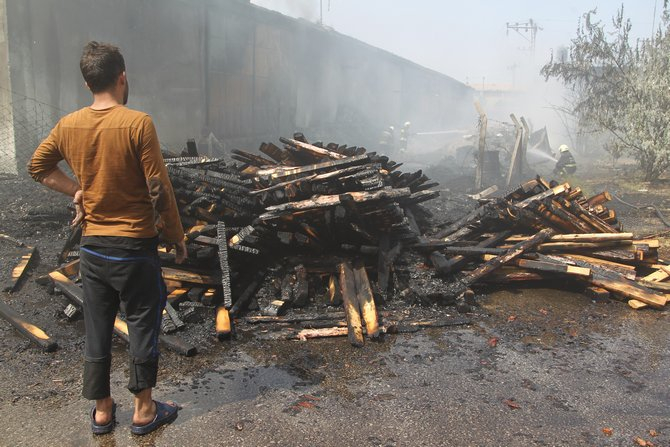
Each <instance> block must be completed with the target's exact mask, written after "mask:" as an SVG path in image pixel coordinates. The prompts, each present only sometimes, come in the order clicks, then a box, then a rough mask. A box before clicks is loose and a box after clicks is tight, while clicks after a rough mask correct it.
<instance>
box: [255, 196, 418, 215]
mask: <svg viewBox="0 0 670 447" xmlns="http://www.w3.org/2000/svg"><path fill="white" fill-rule="evenodd" d="M347 194H348V195H349V196H351V198H352V199H353V201H354V202H357V203H363V202H370V201H377V200H397V199H399V198H401V197H407V196H409V195H410V191H409V189H408V188H400V189H391V190H381V191H374V192H349V193H347ZM340 203H341V197H340V195H324V196H315V197H313V198H311V199H308V200H301V201H298V202H289V203H284V204H281V205H273V206H269V207H267V208H266V209H265V210H266V212H265V213H263V214H261V215H260V216H259V219H261V220H269V219H276V218H278V217H280V216H282V215H284V214H287V213H288V214H290V213H293V212H295V211H305V210H311V209H318V208H328V207H334V206H337V205H339V204H340Z"/></svg>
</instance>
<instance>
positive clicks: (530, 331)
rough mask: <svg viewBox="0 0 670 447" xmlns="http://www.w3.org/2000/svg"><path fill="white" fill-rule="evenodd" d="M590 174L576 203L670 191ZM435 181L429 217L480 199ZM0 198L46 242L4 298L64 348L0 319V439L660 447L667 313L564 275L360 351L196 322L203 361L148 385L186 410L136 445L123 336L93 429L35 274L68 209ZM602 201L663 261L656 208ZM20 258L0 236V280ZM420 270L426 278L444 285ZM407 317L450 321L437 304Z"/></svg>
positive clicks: (658, 197)
mask: <svg viewBox="0 0 670 447" xmlns="http://www.w3.org/2000/svg"><path fill="white" fill-rule="evenodd" d="M584 171H586V172H588V175H585V174H580V175H576V176H575V178H574V179H569V181H570V183H571V184H573V185H578V186H580V187H581V188H582V189H583V190H584V191H585V192H586V193H587V195H588V194H590V193H597V192H600V191H602V190H604V189H607V190H609V191H611V192H614V193H615V194H616V195H617V196H618V197H621V198H622V199H623V200H625V201H627V202H630V203H632V204H644V205H647V204H653V205H655V206H657V207H658V209H659V210H660V211H661V212H662V213H664V214H665V213H667V215H668V216H670V195H669V193H670V184H667V183H665V182H658V183H656V184H653V185H651V184H644V183H641V182H639V181H634V180H630V179H631V178H632V176H631V174H630V173H629V172H628V171H625V170H623V169H622V170H620V171H616V172H611V171H609V170H604V169H600V170H599V169H598V167H594V168H593V169H588V170H586V169H585V170H584ZM438 180H443V182H442V185H441V186H440V188H443V189H444V191H443V195H442V197H441V198H439V199H437V200H435V201H434V202H433V203H432V204H431V207H432V208H433V210H434V212H435V214H436V219H438V220H439V219H440V218H444V219H445V220H446V219H450V220H451V219H455V218H457V217H459V215H461V214H464V213H465V212H467V211H469V210H470V209H471V208H472V207H473V206H474V202H473V201H472V200H471V199H469V198H468V197H467V196H466V195H465V194H464V192H463V191H462V189H463V188H462V186H463V184H464V182H463V181H462V180H458V179H451V180H453V181H451V180H448V181H444V179H438ZM465 183H467V182H465ZM0 203H3V204H4V205H5V206H3V207H2V210H1V211H0V233H4V234H9V235H11V236H13V237H15V238H18V239H20V240H22V241H24V242H26V243H27V244H29V245H34V246H36V247H37V248H38V250H39V252H40V262H39V264H38V265H37V266H36V267H35V268H34V269H33V270H32V272H31V277H30V278H28V280H27V281H25V282H24V284H22V287H21V289H20V290H19V291H18V292H16V293H14V294H7V293H3V294H2V300H3V301H4V302H5V303H7V304H9V305H10V306H12V307H13V308H14V309H15V310H17V311H18V312H20V313H21V314H22V315H24V316H25V317H26V318H27V319H29V320H30V321H32V322H33V323H35V324H37V325H38V326H40V327H42V328H43V329H45V330H46V331H47V332H48V333H49V335H50V336H52V337H53V338H54V339H56V340H57V341H58V343H59V345H60V349H59V350H58V351H57V352H55V353H50V354H46V353H43V352H41V351H40V350H38V349H36V348H35V347H33V346H32V345H31V344H30V343H29V342H28V341H26V340H25V339H24V338H22V337H21V336H20V335H18V334H17V333H16V332H15V331H14V329H13V328H12V327H11V326H10V325H9V324H7V323H6V322H4V321H3V320H0V445H6V446H19V445H26V446H33V445H44V444H45V443H46V444H48V445H58V446H60V445H63V446H66V445H72V446H78V445H102V446H116V445H118V446H133V445H156V446H160V445H193V446H199V445H203V446H204V445H237V446H270V445H281V446H317V445H318V446H336V445H337V446H354V445H356V446H502V445H504V446H528V445H540V446H577V445H579V446H581V445H584V446H634V445H640V444H639V441H638V442H636V441H635V439H636V438H638V437H639V438H640V439H641V440H645V441H646V442H649V443H650V444H647V445H655V446H669V445H670V417H669V416H668V414H669V411H668V410H669V404H670V392H669V388H668V374H667V371H669V370H670V349H669V348H668V338H669V337H668V334H669V333H670V323H669V322H668V311H667V310H664V311H656V310H643V311H638V312H635V311H633V310H631V309H629V308H628V306H626V305H625V304H624V303H621V302H618V301H607V302H597V303H596V302H592V301H590V300H589V299H587V298H586V297H584V296H583V295H581V293H580V291H579V290H578V289H573V290H571V289H569V287H568V289H567V290H566V285H565V284H541V285H535V286H533V287H523V288H518V289H516V288H509V287H506V288H500V289H497V290H496V289H487V290H482V291H481V292H482V294H481V295H480V296H479V303H480V306H479V307H478V308H477V309H476V310H475V312H473V313H472V314H468V315H466V317H467V318H468V320H469V321H470V324H467V325H460V326H453V327H448V328H441V329H431V330H426V331H422V332H417V333H411V334H399V335H387V336H386V338H385V339H384V340H383V341H382V342H379V343H367V344H366V346H365V347H363V348H360V349H356V348H353V347H351V346H350V345H349V344H348V342H347V340H346V338H340V339H328V340H311V341H307V342H297V341H264V340H260V339H259V337H257V334H255V333H254V331H252V330H250V331H247V332H244V331H242V332H241V333H240V336H239V337H238V339H236V340H233V341H229V342H218V341H216V339H215V338H214V337H213V328H212V327H210V324H209V323H205V324H203V325H193V326H191V327H190V328H189V329H188V333H187V334H182V335H183V336H184V337H187V338H189V340H191V341H193V342H194V343H196V344H197V345H198V347H199V351H200V352H199V354H198V355H197V356H195V357H192V358H185V357H181V356H178V355H176V354H174V353H171V352H169V351H166V350H163V352H162V360H161V369H160V372H159V380H160V385H159V387H158V388H157V390H156V396H157V397H159V398H161V399H172V400H175V401H177V402H179V403H180V404H182V405H183V410H182V411H181V413H180V416H179V418H178V419H177V421H176V422H175V423H174V424H172V425H171V426H169V427H167V428H165V429H161V430H159V431H158V432H156V433H155V434H153V435H150V436H148V437H145V438H135V437H133V436H132V435H131V434H130V431H129V427H128V425H129V423H130V417H131V414H132V407H131V398H130V394H129V393H128V392H127V391H126V390H125V385H126V383H127V368H126V362H127V355H126V350H125V346H124V345H123V344H122V342H120V341H117V342H115V347H114V354H115V356H114V361H113V367H114V373H113V376H112V389H113V394H114V396H115V398H116V399H117V402H118V404H119V409H118V415H117V417H118V420H119V425H118V426H117V428H116V429H115V431H114V433H113V434H111V435H106V436H102V437H94V436H92V435H91V434H90V430H89V425H88V423H89V419H88V418H89V416H88V411H89V410H90V403H89V402H88V401H86V400H84V399H83V398H82V397H81V396H80V387H81V372H80V365H81V355H82V354H81V352H82V348H83V325H82V322H81V321H78V322H74V323H72V322H69V321H67V320H66V319H65V317H64V316H63V313H62V310H63V308H64V307H65V305H66V304H67V301H66V299H65V298H63V297H62V296H58V295H49V294H48V293H47V291H46V288H44V287H42V286H39V285H37V284H36V283H35V281H34V279H35V278H36V277H38V276H40V275H43V274H46V273H47V272H49V271H51V270H52V269H53V268H54V267H55V266H56V265H55V262H56V261H55V260H56V256H57V253H58V252H59V251H60V249H61V248H62V245H63V243H64V240H65V237H66V234H67V220H68V218H69V212H67V210H66V209H65V205H66V201H65V200H63V199H61V198H59V197H58V196H57V195H56V194H54V193H50V192H47V191H44V190H42V189H41V188H40V187H39V185H33V184H31V183H30V182H29V181H26V180H20V179H16V178H13V177H4V178H0ZM609 205H610V206H611V208H613V209H615V210H616V211H617V212H618V214H619V215H620V216H621V218H622V221H623V222H624V225H625V228H626V229H627V230H629V231H633V232H635V233H636V235H640V236H642V235H650V234H653V235H660V238H661V241H662V244H663V246H664V247H665V248H663V249H662V250H661V256H663V257H666V256H668V254H670V251H668V249H667V247H668V246H670V244H669V243H670V241H668V239H667V236H666V235H665V234H663V232H665V231H667V230H670V229H669V228H667V227H665V226H664V225H663V224H662V222H661V221H660V220H659V219H658V217H657V216H656V214H655V212H654V211H653V210H651V209H634V208H631V207H629V206H626V205H624V204H622V203H620V202H617V201H613V202H611V203H610V204H609ZM20 255H21V253H20V250H18V249H17V248H16V247H14V246H13V245H12V244H10V243H7V242H2V241H0V260H1V261H2V263H1V265H2V268H0V281H4V280H6V279H7V275H8V273H9V271H11V268H13V266H14V265H15V264H16V263H17V262H18V259H19V258H20ZM411 267H412V266H411V265H410V268H411ZM421 280H422V281H423V280H426V277H425V274H424V276H423V277H421ZM427 280H428V281H429V282H430V284H424V285H423V286H424V287H426V288H430V287H438V288H439V287H440V283H439V282H438V281H435V282H431V281H432V279H430V278H428V279H427ZM393 305H394V306H396V307H398V306H402V305H403V303H401V302H396V303H395V304H393ZM407 311H408V312H411V313H415V314H420V315H439V316H440V317H448V316H451V315H455V314H456V311H455V309H453V308H450V307H440V306H436V307H418V306H416V305H413V306H407ZM460 317H462V316H460Z"/></svg>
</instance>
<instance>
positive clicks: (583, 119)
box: [542, 5, 670, 180]
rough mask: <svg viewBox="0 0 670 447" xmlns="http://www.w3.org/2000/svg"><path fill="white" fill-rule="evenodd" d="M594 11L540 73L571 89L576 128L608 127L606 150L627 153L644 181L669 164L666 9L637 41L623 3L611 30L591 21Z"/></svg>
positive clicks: (669, 43) (669, 56) (669, 60)
mask: <svg viewBox="0 0 670 447" xmlns="http://www.w3.org/2000/svg"><path fill="white" fill-rule="evenodd" d="M666 6H667V5H666ZM595 14H596V11H595V10H593V11H589V12H587V13H586V14H584V16H583V18H582V20H581V21H580V24H579V27H578V29H577V37H575V38H574V39H572V41H571V45H570V49H569V56H568V57H567V58H566V59H565V60H554V59H553V58H552V60H551V61H550V62H549V63H548V64H546V65H545V66H544V67H543V68H542V74H543V75H544V76H545V78H546V79H548V78H550V77H553V78H557V79H559V80H560V81H562V82H563V83H564V84H565V85H566V86H567V87H569V88H570V89H572V90H573V92H575V94H576V100H575V102H574V104H573V107H572V108H573V112H574V114H575V116H576V117H577V120H578V125H579V127H580V131H600V130H605V131H607V132H609V134H610V135H611V136H612V140H611V142H610V143H609V144H608V150H609V152H610V154H612V155H613V156H615V157H616V156H617V155H620V154H621V153H623V152H627V153H629V154H630V155H631V156H632V157H633V158H635V159H636V160H637V161H638V163H639V164H640V167H641V169H642V171H643V173H644V176H645V180H654V179H657V178H658V177H659V176H660V175H661V174H663V173H664V172H665V171H666V170H667V169H668V168H669V167H670V14H669V13H668V10H667V7H664V12H663V18H662V21H661V25H660V26H659V28H658V30H657V31H656V32H655V34H654V36H653V38H651V39H644V40H638V41H636V42H631V37H630V30H631V23H630V20H628V19H625V18H624V13H623V6H622V7H621V9H620V10H619V12H618V14H617V15H616V16H615V17H614V18H613V20H612V30H607V29H606V28H605V26H604V25H603V24H602V23H601V22H599V21H595V17H594V16H595Z"/></svg>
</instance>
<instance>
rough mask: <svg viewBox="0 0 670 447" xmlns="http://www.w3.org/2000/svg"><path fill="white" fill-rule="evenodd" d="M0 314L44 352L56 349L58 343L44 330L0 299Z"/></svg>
mask: <svg viewBox="0 0 670 447" xmlns="http://www.w3.org/2000/svg"><path fill="white" fill-rule="evenodd" d="M0 316H2V318H4V319H5V320H6V321H7V322H8V323H9V324H11V325H12V326H14V328H15V329H16V330H17V331H18V332H19V333H20V334H21V335H23V336H24V337H26V338H27V339H28V340H30V341H31V342H32V343H34V344H35V345H36V346H38V347H40V348H41V349H42V350H43V351H45V352H53V351H55V350H56V349H58V343H56V342H55V341H54V340H53V339H51V338H50V337H49V336H48V335H47V333H46V332H44V331H43V330H42V329H40V328H39V327H37V326H35V325H34V324H32V323H30V322H29V321H27V320H26V319H25V318H23V317H22V316H21V315H19V314H18V312H16V311H15V310H14V309H12V308H11V307H9V306H8V305H7V304H5V303H3V302H2V301H0Z"/></svg>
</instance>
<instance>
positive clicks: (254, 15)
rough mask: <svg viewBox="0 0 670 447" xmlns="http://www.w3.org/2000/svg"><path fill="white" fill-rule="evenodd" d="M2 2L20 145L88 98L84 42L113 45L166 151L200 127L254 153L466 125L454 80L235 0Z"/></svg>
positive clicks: (465, 100) (465, 99)
mask: <svg viewBox="0 0 670 447" xmlns="http://www.w3.org/2000/svg"><path fill="white" fill-rule="evenodd" d="M5 1H6V9H7V21H8V30H7V34H6V36H7V41H8V43H9V45H8V49H9V73H8V75H9V77H11V84H10V85H7V84H6V83H8V82H9V81H8V79H6V77H4V75H3V74H2V73H0V88H7V89H10V90H11V91H12V92H13V95H12V103H13V110H14V115H15V116H14V121H15V122H16V121H17V120H25V121H29V120H30V119H33V118H34V119H38V120H41V124H38V125H37V126H36V127H39V129H40V131H39V132H36V134H37V135H35V136H34V137H33V138H26V137H22V138H21V139H20V140H21V144H20V146H26V147H27V148H28V149H25V148H18V147H17V151H21V150H28V151H31V150H32V147H34V145H35V144H37V143H38V142H39V140H40V139H41V138H43V137H44V135H45V130H44V129H48V128H50V126H51V125H52V124H53V123H54V122H55V121H56V120H57V119H58V117H59V116H61V115H63V114H65V113H67V112H70V111H72V110H75V109H77V108H79V107H83V106H85V105H87V104H88V103H89V102H90V95H89V92H88V90H87V89H86V88H85V86H84V84H83V80H82V79H81V75H80V73H79V68H78V62H79V57H80V54H81V49H82V47H83V45H84V44H85V43H86V42H87V41H89V40H99V41H109V42H113V43H115V44H117V45H119V46H120V47H121V50H122V52H123V53H124V56H125V58H126V64H127V68H128V77H129V83H130V101H129V104H128V105H129V106H130V107H132V108H136V109H140V110H144V111H146V112H148V113H150V114H151V115H152V116H153V118H154V120H155V122H156V125H157V128H158V132H159V136H160V138H161V141H162V143H163V144H164V145H166V146H167V147H168V148H170V149H173V150H179V149H180V148H181V147H183V145H184V143H185V141H186V139H187V138H190V137H201V136H205V135H208V134H209V133H210V132H212V133H213V134H214V135H215V136H216V137H217V138H218V139H219V140H221V141H223V142H224V145H225V146H227V147H232V146H238V147H241V148H251V149H255V148H256V147H257V145H258V144H259V143H260V142H261V141H262V140H268V139H272V140H277V139H278V137H279V136H280V135H290V134H291V133H292V132H293V131H295V130H301V131H304V132H305V134H306V135H307V136H308V138H310V139H325V140H328V141H340V142H343V143H348V144H352V145H353V144H356V145H362V144H365V145H368V146H370V145H374V143H375V142H376V140H377V138H378V136H379V135H380V133H381V131H382V129H383V128H385V127H386V126H388V125H391V124H392V125H399V124H401V123H402V122H404V121H406V120H410V121H412V122H413V126H414V129H415V130H422V129H425V130H434V129H436V128H437V129H442V128H454V127H458V126H461V125H462V124H463V123H464V122H468V123H470V122H471V121H472V117H471V116H469V115H473V112H472V111H471V109H472V100H471V98H472V90H471V89H470V88H468V87H466V86H465V85H463V84H461V83H459V82H457V81H455V80H453V79H451V78H449V77H447V76H444V75H441V74H439V73H436V72H433V71H430V70H427V69H425V68H423V67H420V66H418V65H416V64H414V63H412V62H409V61H407V60H404V59H402V58H399V57H397V56H394V55H392V54H390V53H388V52H385V51H381V50H379V49H376V48H374V47H371V46H369V45H367V44H364V43H362V42H360V41H357V40H355V39H352V38H349V37H346V36H343V35H341V34H339V33H336V32H334V31H332V30H325V29H323V28H321V27H319V26H316V25H314V24H311V23H308V22H306V21H303V20H295V19H292V18H289V17H286V16H283V15H281V14H278V13H275V12H272V11H268V10H265V9H263V8H259V7H256V6H253V5H250V4H249V3H248V2H245V1H242V0H190V1H188V0H142V1H138V0H114V1H105V0H58V1H49V0H5ZM1 61H2V44H1V42H0V63H1ZM0 71H2V70H0ZM0 100H2V97H1V96H0ZM34 100H38V101H39V104H41V106H40V107H41V108H38V109H39V110H37V112H36V111H35V110H33V109H35V107H36V106H35V104H34ZM47 105H48V106H47ZM463 110H467V111H468V114H464V113H463V112H462V111H463ZM35 115H39V116H37V117H35ZM14 127H15V131H16V132H17V133H18V132H24V133H25V131H26V129H25V126H23V128H22V126H21V125H16V124H15V126H14ZM47 131H48V130H47ZM18 141H19V138H18V135H17V142H18ZM31 146H32V147H31Z"/></svg>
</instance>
